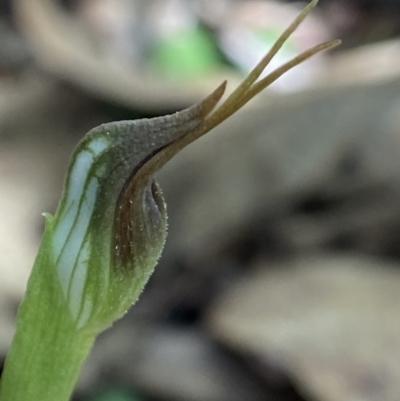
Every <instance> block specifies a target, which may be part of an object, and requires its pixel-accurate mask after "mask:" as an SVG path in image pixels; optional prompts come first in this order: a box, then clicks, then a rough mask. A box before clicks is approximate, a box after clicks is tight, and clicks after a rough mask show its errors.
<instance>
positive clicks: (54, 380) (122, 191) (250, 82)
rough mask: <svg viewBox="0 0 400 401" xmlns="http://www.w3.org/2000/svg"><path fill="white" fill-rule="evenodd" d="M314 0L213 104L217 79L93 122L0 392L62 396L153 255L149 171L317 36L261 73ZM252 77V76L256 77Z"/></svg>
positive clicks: (159, 215) (21, 317)
mask: <svg viewBox="0 0 400 401" xmlns="http://www.w3.org/2000/svg"><path fill="white" fill-rule="evenodd" d="M316 4H317V0H313V1H312V2H311V3H310V4H309V5H308V6H307V7H306V8H305V9H304V10H303V12H302V13H300V15H299V16H298V17H297V18H296V19H295V20H294V21H293V23H292V24H291V25H290V26H289V27H288V29H287V30H286V31H285V32H284V33H283V34H282V36H281V37H280V38H279V39H278V40H277V42H276V44H275V45H274V46H273V47H272V49H271V50H270V52H269V53H268V54H267V55H266V56H265V57H264V58H263V59H262V60H261V61H260V63H259V64H258V65H257V66H256V67H255V68H254V70H253V71H252V72H251V73H250V74H249V75H248V77H247V78H245V80H244V81H243V82H242V84H240V85H239V87H238V88H237V89H236V90H235V91H233V92H232V93H231V95H230V96H228V97H227V99H226V100H225V101H224V102H222V104H221V105H220V106H219V107H216V106H217V104H218V102H219V101H220V99H221V98H222V96H223V95H224V91H225V88H226V82H224V83H222V85H220V86H219V87H218V88H217V89H216V90H215V91H214V92H213V93H211V95H209V96H208V97H207V98H205V99H204V100H203V101H202V102H200V103H198V104H196V105H194V106H192V107H190V108H188V109H186V110H183V111H181V112H179V113H175V114H173V115H170V116H165V117H158V118H154V119H149V120H146V119H144V120H137V121H121V122H114V123H108V124H103V125H101V126H99V127H96V128H94V129H92V130H91V131H90V132H89V133H88V134H87V135H86V136H85V137H84V138H83V139H82V141H81V142H80V143H79V145H78V146H77V148H76V150H75V152H74V154H73V155H72V158H71V162H70V165H69V167H68V171H67V176H66V181H65V185H64V190H63V194H62V198H61V201H60V204H59V206H58V209H57V212H56V214H55V216H54V217H52V216H50V215H46V229H45V233H44V235H43V240H42V243H41V246H40V249H39V252H38V256H37V258H36V261H35V265H34V268H33V270H32V273H31V276H30V278H29V281H28V286H27V292H26V296H25V299H24V301H23V302H22V304H21V306H20V309H19V311H18V320H17V331H16V334H15V336H14V339H13V343H12V345H11V349H10V351H9V353H8V355H7V359H6V362H5V366H4V371H3V376H2V380H1V384H0V401H67V400H68V399H69V397H70V394H71V393H72V391H73V388H74V385H75V383H76V381H77V378H78V376H79V372H80V370H81V367H82V365H83V362H84V361H85V359H86V357H87V355H88V353H89V351H90V349H91V347H92V345H93V343H94V341H95V338H96V336H97V335H98V334H99V333H101V332H102V331H103V330H105V329H106V328H107V327H109V326H111V325H112V324H113V322H115V321H116V320H117V319H119V318H121V317H122V316H123V314H124V313H126V311H127V310H128V309H129V307H130V306H131V305H132V304H133V303H135V302H136V300H137V299H138V297H139V295H140V293H141V291H142V290H143V288H144V286H145V285H146V283H147V281H148V279H149V278H150V276H151V274H152V272H153V270H154V267H155V265H156V264H157V261H158V259H159V257H160V255H161V252H162V249H163V247H164V243H165V238H166V235H167V214H166V206H165V202H164V199H163V197H162V193H161V190H160V188H159V186H158V184H157V183H156V181H155V179H154V174H155V173H156V172H157V171H158V170H159V169H160V168H161V167H162V166H163V165H164V164H165V163H166V162H168V160H170V159H171V158H172V157H174V156H175V155H176V154H177V153H178V152H179V151H180V150H182V149H183V148H185V147H186V146H187V145H188V144H190V143H191V142H193V141H195V140H196V139H198V138H200V137H201V136H203V135H204V134H206V133H207V132H208V131H210V130H211V129H213V128H214V127H216V126H217V125H219V124H221V123H222V122H223V121H224V120H226V119H227V118H228V117H229V116H231V115H232V114H234V113H235V112H236V111H237V110H239V109H240V108H241V107H243V106H244V105H245V104H246V103H247V102H248V101H249V100H250V99H252V98H253V97H254V96H255V95H257V94H258V93H259V92H260V91H262V90H263V89H264V88H266V87H267V86H268V85H270V84H271V83H272V82H274V81H275V80H276V79H278V78H279V77H280V76H281V75H283V74H284V73H285V72H286V71H288V70H290V69H291V68H292V67H294V66H295V65H297V64H299V63H301V62H302V61H304V60H306V59H308V58H310V57H311V56H313V55H314V54H316V53H318V52H320V51H322V50H326V49H330V48H332V47H334V46H337V45H338V44H339V41H333V42H328V43H323V44H321V45H319V46H316V47H314V48H312V49H310V50H308V51H306V52H304V53H302V54H300V55H299V56H297V57H295V58H294V59H293V60H291V61H289V62H288V63H286V64H284V65H283V66H282V67H280V68H278V69H277V70H275V71H274V72H272V73H271V74H269V75H268V76H266V77H265V78H262V79H260V80H258V79H259V77H260V75H261V74H262V72H263V70H264V68H265V67H266V66H267V64H268V63H269V62H270V61H271V59H272V58H273V57H274V55H275V54H276V53H277V52H278V51H279V49H280V48H281V47H282V45H283V43H284V42H285V40H286V39H287V38H288V37H289V36H290V35H291V34H292V33H293V31H294V30H295V29H296V28H297V27H298V26H299V24H300V23H301V22H302V21H303V20H304V18H305V17H306V16H307V15H308V13H309V12H310V11H311V10H312V8H313V7H315V5H316ZM257 80H258V81H257Z"/></svg>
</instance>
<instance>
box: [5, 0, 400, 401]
mask: <svg viewBox="0 0 400 401" xmlns="http://www.w3.org/2000/svg"><path fill="white" fill-rule="evenodd" d="M302 6H304V4H303V3H302V4H299V3H297V2H292V1H288V2H287V1H283V0H281V1H278V0H276V1H272V0H271V1H270V0H259V1H256V0H254V1H250V0H249V1H244V0H146V1H145V0H63V1H61V0H14V1H12V0H0V360H3V361H4V357H5V355H6V352H7V349H8V347H9V345H10V342H11V338H12V333H13V330H14V324H15V315H16V311H17V307H18V304H19V302H20V301H21V299H22V297H23V294H24V291H25V285H26V280H27V278H28V275H29V272H30V269H31V266H32V263H33V259H34V257H35V254H36V250H37V247H38V245H39V241H40V238H41V234H42V231H43V224H44V219H43V217H42V216H41V213H42V212H45V211H47V212H54V211H55V209H56V207H57V202H58V200H59V196H60V191H61V188H62V183H63V177H64V172H65V169H66V166H67V163H68V159H69V156H70V154H71V152H72V150H73V149H74V147H75V146H76V144H77V142H78V141H79V139H80V138H82V136H83V135H84V134H85V133H86V132H87V131H88V130H89V129H90V128H92V127H94V126H95V125H98V124H100V123H103V122H107V121H114V120H121V119H135V118H143V117H153V116H158V115H162V114H166V113H171V112H175V111H177V110H179V109H182V108H184V107H187V106H189V105H191V104H193V103H194V102H196V101H198V100H200V99H201V98H202V97H203V96H205V95H207V94H208V93H209V92H210V91H211V90H212V89H214V88H215V87H216V86H217V85H218V84H219V83H220V82H221V81H222V80H223V79H228V81H229V90H231V89H232V88H234V87H235V85H236V84H237V83H238V82H239V81H240V79H242V78H243V77H244V76H245V75H246V73H247V72H248V71H249V70H250V69H251V67H253V66H254V65H255V63H256V62H257V61H258V60H259V59H260V57H261V56H262V55H263V54H264V53H265V52H266V51H267V50H268V49H269V47H270V46H271V45H272V43H273V42H274V41H275V40H276V38H277V37H278V35H279V34H280V33H281V32H282V31H283V29H284V28H285V27H286V26H287V25H288V24H289V23H290V21H291V20H292V19H293V18H294V16H296V14H297V13H298V11H299V9H301V7H302ZM399 35H400V1H399V0H321V1H320V4H319V6H318V7H317V9H316V10H315V11H314V12H313V14H312V15H311V16H310V17H309V18H308V19H307V20H306V22H305V23H304V24H303V25H302V26H301V28H300V29H299V30H298V31H297V32H296V33H295V35H293V37H292V38H291V39H290V40H289V42H288V43H287V44H286V45H285V47H284V48H283V49H282V51H281V52H280V53H279V55H278V57H277V58H276V60H275V61H274V64H273V66H272V68H274V67H276V66H277V65H280V64H282V63H283V62H285V61H286V60H288V59H290V58H291V57H293V56H294V55H296V54H298V53H300V52H301V51H303V50H305V49H307V48H309V47H311V46H313V45H315V44H317V43H320V42H321V41H326V40H331V39H335V38H341V39H342V40H343V45H342V46H341V47H340V48H339V49H335V51H332V52H329V53H325V54H321V55H318V56H317V57H315V58H313V59H311V60H309V61H307V62H306V63H304V64H303V65H301V66H300V67H296V68H295V69H294V70H293V71H292V72H290V73H288V74H287V75H286V76H284V77H283V78H282V79H281V80H280V81H279V82H277V83H276V84H275V85H273V86H272V87H271V88H270V89H268V90H267V91H265V93H263V94H262V95H260V96H259V97H258V98H257V99H255V100H254V101H251V102H250V103H249V104H248V105H247V106H246V107H245V108H244V109H243V110H242V111H241V112H239V113H238V114H237V115H235V116H233V117H232V118H231V119H230V120H228V121H227V122H226V123H224V124H223V126H221V127H219V128H217V129H215V130H214V132H212V133H210V134H208V135H207V136H206V137H205V138H203V139H201V140H199V141H198V142H197V143H194V144H193V145H191V146H190V147H189V148H188V149H186V150H185V151H183V152H182V153H181V154H180V155H178V156H177V157H176V158H175V159H174V160H173V161H171V162H170V163H169V164H168V165H167V166H166V167H165V168H164V169H163V171H162V172H160V174H159V175H158V180H159V182H160V184H161V186H162V188H163V189H164V195H165V198H166V200H167V203H168V210H169V217H170V218H169V227H170V229H169V237H168V241H167V245H166V248H165V252H164V254H163V257H162V259H161V261H160V263H159V266H158V267H157V269H156V271H155V274H154V276H153V277H152V279H151V281H150V283H149V285H148V287H147V289H146V291H145V292H144V294H143V296H142V297H141V299H140V301H139V302H138V303H137V305H135V307H134V308H133V309H132V310H131V311H130V312H129V313H128V314H127V315H126V316H125V317H124V319H122V320H121V321H119V322H118V323H117V324H116V325H115V326H114V327H113V328H112V329H110V330H108V331H107V332H105V333H104V334H103V335H102V336H101V337H100V338H99V340H98V342H97V344H96V346H95V349H94V350H93V353H92V355H91V357H90V359H89V360H88V362H87V364H86V366H85V369H84V371H83V372H82V377H81V380H80V383H79V385H78V387H77V390H76V394H75V396H74V397H75V398H74V400H76V401H85V400H89V401H99V400H101V401H169V400H174V401H355V400H357V401H378V400H379V401H397V400H398V399H399V394H400V319H399V311H400V63H399V60H400V39H399Z"/></svg>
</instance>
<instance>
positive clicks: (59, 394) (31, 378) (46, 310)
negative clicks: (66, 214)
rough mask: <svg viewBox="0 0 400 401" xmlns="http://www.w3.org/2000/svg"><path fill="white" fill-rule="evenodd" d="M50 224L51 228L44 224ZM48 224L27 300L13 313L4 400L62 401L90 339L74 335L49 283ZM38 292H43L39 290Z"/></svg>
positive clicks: (87, 335)
mask: <svg viewBox="0 0 400 401" xmlns="http://www.w3.org/2000/svg"><path fill="white" fill-rule="evenodd" d="M49 223H50V224H49ZM49 225H51V222H50V221H49V222H48V224H47V228H46V232H45V235H44V237H43V240H42V245H41V247H40V250H39V253H38V256H37V258H36V262H35V265H34V268H33V271H32V274H31V276H30V279H29V284H28V290H27V293H26V297H25V299H24V301H23V303H22V304H21V306H20V308H19V311H18V327H17V332H16V334H15V337H14V339H13V344H12V347H11V349H10V351H9V353H8V355H7V360H6V365H5V367H4V372H3V377H2V381H1V391H0V393H1V400H2V401H3V400H4V401H11V400H12V401H64V400H65V401H66V400H68V399H69V397H70V395H71V393H72V391H73V388H74V385H75V383H76V381H77V378H78V376H79V372H80V370H81V366H82V364H83V362H84V361H85V359H86V357H87V355H88V353H89V351H90V349H91V347H92V345H93V343H94V340H95V333H93V332H92V333H89V332H85V331H83V330H81V331H80V330H77V328H76V326H75V325H74V323H73V322H72V319H71V317H70V314H69V312H68V310H67V308H66V305H65V301H64V300H63V298H62V297H61V296H60V294H62V293H61V291H60V289H59V288H55V287H53V286H51V287H49V286H48V285H47V283H49V282H56V281H54V280H53V279H52V277H49V276H52V275H53V274H54V272H53V270H52V269H49V268H43V267H46V266H49V261H48V255H49V252H48V243H49V239H50V235H51V230H50V229H49ZM43 288H47V290H46V291H43Z"/></svg>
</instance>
